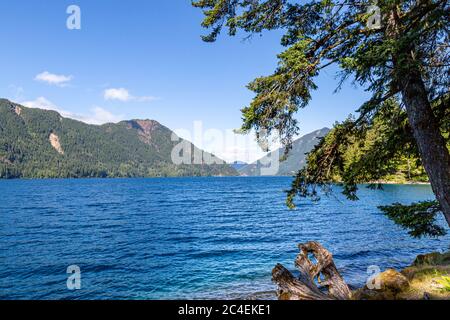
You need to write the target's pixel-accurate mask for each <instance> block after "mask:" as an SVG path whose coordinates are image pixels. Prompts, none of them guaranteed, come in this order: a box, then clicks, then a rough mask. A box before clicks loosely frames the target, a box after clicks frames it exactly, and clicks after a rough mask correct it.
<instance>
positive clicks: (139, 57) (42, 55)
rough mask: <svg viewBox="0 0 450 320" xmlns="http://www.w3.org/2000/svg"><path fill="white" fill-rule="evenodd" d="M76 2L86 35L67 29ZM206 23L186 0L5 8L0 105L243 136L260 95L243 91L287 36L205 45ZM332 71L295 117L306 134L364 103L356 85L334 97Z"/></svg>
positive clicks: (9, 2) (14, 0) (12, 4)
mask: <svg viewBox="0 0 450 320" xmlns="http://www.w3.org/2000/svg"><path fill="white" fill-rule="evenodd" d="M71 4H75V5H78V6H79V7H80V8H81V13H82V16H81V30H68V29H67V28H66V20H67V18H68V14H67V13H66V9H67V7H68V6H69V5H71ZM201 20H202V14H201V11H200V10H198V9H196V8H193V7H191V5H190V1H189V0H170V1H156V0H129V1H118V0H115V1H111V0H95V1H92V0H83V1H77V0H72V1H64V0H46V1H45V2H41V1H35V0H28V1H24V0H4V1H1V2H0V38H1V39H2V43H3V45H2V49H1V50H0V70H1V74H2V76H1V77H0V97H6V98H9V99H11V100H14V101H16V102H22V103H25V102H26V103H27V104H28V105H30V106H35V107H43V108H52V109H57V110H59V111H62V113H63V114H64V115H66V116H72V117H74V118H77V119H82V120H84V121H88V122H91V123H102V122H105V121H118V120H122V119H132V118H149V119H155V120H157V121H159V122H161V123H162V124H164V125H166V126H168V127H169V128H171V129H186V130H192V129H193V127H194V121H202V126H203V129H216V130H222V131H224V130H227V129H234V128H237V127H239V126H240V123H241V114H240V109H241V108H242V107H243V106H246V105H248V103H249V102H250V101H251V99H252V96H253V95H252V93H251V92H250V91H248V90H247V89H246V88H245V85H246V84H247V83H248V82H250V81H251V80H252V79H254V78H255V77H257V76H261V75H267V74H269V73H271V72H272V71H273V70H274V69H275V67H276V63H277V59H276V55H277V54H278V53H280V52H281V51H282V50H283V48H282V47H281V46H280V45H279V39H280V33H279V32H268V33H265V34H264V35H263V36H254V37H253V38H252V39H251V40H250V41H243V40H242V39H243V38H242V36H241V37H234V38H230V37H228V36H226V35H222V36H221V37H220V38H219V40H218V41H217V42H216V43H213V44H210V43H203V42H202V41H201V39H200V35H201V34H204V33H205V30H203V29H202V28H201V26H200V23H201ZM335 71H336V70H335V69H330V70H328V71H326V72H325V73H323V74H322V75H321V76H320V77H319V79H318V81H317V83H318V85H319V89H318V90H317V91H316V92H315V93H314V96H313V100H312V102H311V104H310V106H308V108H307V109H305V110H302V111H301V112H300V113H299V114H298V118H299V121H300V126H301V134H305V133H308V132H310V131H313V130H316V129H319V128H322V127H324V126H331V125H332V124H333V123H334V122H335V121H337V120H343V119H344V118H345V117H346V116H347V115H348V114H349V113H351V112H353V111H354V110H355V109H356V108H357V107H358V106H359V105H360V104H361V103H362V102H363V101H364V100H365V99H366V98H367V94H366V93H364V92H363V91H362V90H360V89H356V88H354V87H353V86H352V85H351V84H350V83H348V84H347V85H346V86H344V88H343V90H341V91H340V92H339V93H337V94H333V91H334V89H335V87H336V84H337V81H336V79H335ZM187 138H188V137H187ZM194 142H196V141H194ZM197 144H200V147H204V148H206V149H208V151H213V152H216V153H217V154H218V155H219V156H221V155H222V156H223V157H224V158H226V160H233V159H231V158H233V157H232V154H234V157H236V158H240V157H242V156H243V155H242V154H240V152H241V153H242V150H243V149H245V146H244V145H243V144H242V141H240V142H237V146H233V145H231V146H230V145H229V144H221V143H214V142H210V143H209V144H208V143H202V142H201V141H197ZM252 147H253V146H252ZM234 149H240V150H241V151H236V150H234ZM233 150H234V151H233ZM258 156H260V154H252V155H250V159H243V160H247V161H249V160H254V159H255V158H257V157H258Z"/></svg>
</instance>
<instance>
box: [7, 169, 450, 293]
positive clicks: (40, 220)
mask: <svg viewBox="0 0 450 320" xmlns="http://www.w3.org/2000/svg"><path fill="white" fill-rule="evenodd" d="M290 182H291V178H287V177H265V178H262V177H261V178H260V177H257V178H244V177H242V178H174V179H129V180H127V179H119V180H29V181H26V180H13V181H0V299H180V298H187V299H198V298H207V299H208V298H222V299H234V298H261V297H263V298H267V297H271V296H270V294H267V292H269V293H270V292H273V291H274V290H275V287H274V285H273V284H272V282H271V269H272V268H273V267H274V266H275V264H276V263H283V264H284V265H285V266H286V267H288V268H290V269H293V270H294V269H295V268H294V266H293V262H294V259H295V256H296V254H297V247H296V246H297V244H298V243H301V242H306V241H310V240H316V241H320V242H321V243H323V244H324V245H325V246H326V247H327V248H328V249H329V250H330V251H332V252H333V254H334V257H335V261H336V264H337V266H338V268H339V269H340V270H341V272H342V274H343V275H344V277H345V279H346V280H347V282H348V283H350V284H351V285H355V286H359V285H362V284H363V283H365V281H366V278H367V267H368V266H371V265H378V266H380V268H381V269H382V270H383V269H385V268H388V267H395V268H403V267H405V266H407V265H409V264H410V263H411V262H412V260H413V259H414V257H415V256H416V255H418V254H420V253H426V252H430V251H435V250H438V251H442V250H447V249H448V247H449V243H450V241H449V240H450V237H449V236H446V237H444V238H441V239H421V240H416V239H412V238H410V237H409V236H408V234H407V232H406V231H404V230H402V229H401V228H399V227H397V226H396V225H394V223H393V222H391V221H390V220H388V219H387V218H385V217H384V216H383V215H382V214H381V213H380V212H379V210H378V209H377V208H376V207H377V206H378V205H383V204H391V203H393V202H403V203H409V202H412V201H418V200H426V199H432V198H433V197H432V193H431V190H430V187H429V186H426V185H411V186H398V185H388V186H385V190H384V191H380V190H377V191H373V190H367V189H365V188H362V189H361V192H360V198H361V201H358V202H351V201H348V200H346V199H344V198H343V196H341V195H340V194H339V193H338V192H336V193H335V195H334V196H332V197H329V198H326V197H325V198H323V199H322V200H321V201H320V202H318V203H309V202H304V203H302V204H301V205H300V206H299V207H298V209H297V210H295V211H289V210H288V209H287V208H286V207H285V205H284V201H285V195H284V193H283V190H285V189H287V188H289V185H290ZM69 265H78V266H79V267H80V268H81V284H82V288H81V290H77V291H70V290H68V289H67V287H66V280H67V276H68V275H67V274H66V269H67V267H68V266H69Z"/></svg>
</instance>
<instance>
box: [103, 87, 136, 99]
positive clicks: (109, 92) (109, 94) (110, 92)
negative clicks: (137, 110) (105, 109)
mask: <svg viewBox="0 0 450 320" xmlns="http://www.w3.org/2000/svg"><path fill="white" fill-rule="evenodd" d="M103 97H104V98H105V100H119V101H129V100H130V99H131V96H130V93H129V92H128V90H126V89H124V88H119V89H106V90H105V92H104V94H103Z"/></svg>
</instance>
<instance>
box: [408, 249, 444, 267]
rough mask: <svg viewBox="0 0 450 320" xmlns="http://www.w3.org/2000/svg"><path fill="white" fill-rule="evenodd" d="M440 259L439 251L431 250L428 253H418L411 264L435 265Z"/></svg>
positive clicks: (416, 265)
mask: <svg viewBox="0 0 450 320" xmlns="http://www.w3.org/2000/svg"><path fill="white" fill-rule="evenodd" d="M440 260H441V254H440V253H439V252H432V253H428V254H421V255H418V256H417V258H416V260H414V262H413V266H415V267H418V266H424V265H431V266H434V265H437V264H438V263H439V261H440Z"/></svg>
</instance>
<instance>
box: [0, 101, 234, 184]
mask: <svg viewBox="0 0 450 320" xmlns="http://www.w3.org/2000/svg"><path fill="white" fill-rule="evenodd" d="M172 134H173V132H172V131H171V130H169V129H168V128H166V127H164V126H163V125H161V124H160V123H158V122H156V121H153V120H131V121H122V122H119V123H117V124H112V123H108V124H104V125H101V126H96V125H89V124H85V123H83V122H79V121H76V120H72V119H66V118H63V117H61V116H60V115H59V113H57V112H55V111H47V110H41V109H30V108H26V107H23V106H21V105H18V104H15V103H12V102H10V101H8V100H4V99H0V178H66V177H158V176H210V175H236V174H237V172H236V170H234V169H233V168H231V167H230V166H228V165H227V164H225V163H224V162H223V163H224V164H213V165H207V164H204V163H203V164H195V165H191V164H182V165H175V164H173V162H172V160H171V153H172V150H173V148H174V146H175V145H178V144H179V143H180V141H183V140H180V141H172V140H171V138H172ZM186 143H187V145H188V146H189V147H190V148H191V152H192V154H194V152H198V151H200V150H199V149H197V148H196V147H195V146H193V145H192V144H191V143H189V142H186ZM186 150H187V149H186ZM204 156H205V157H206V156H211V157H214V156H213V155H210V154H208V153H206V152H205V154H204ZM215 159H218V158H215Z"/></svg>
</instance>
